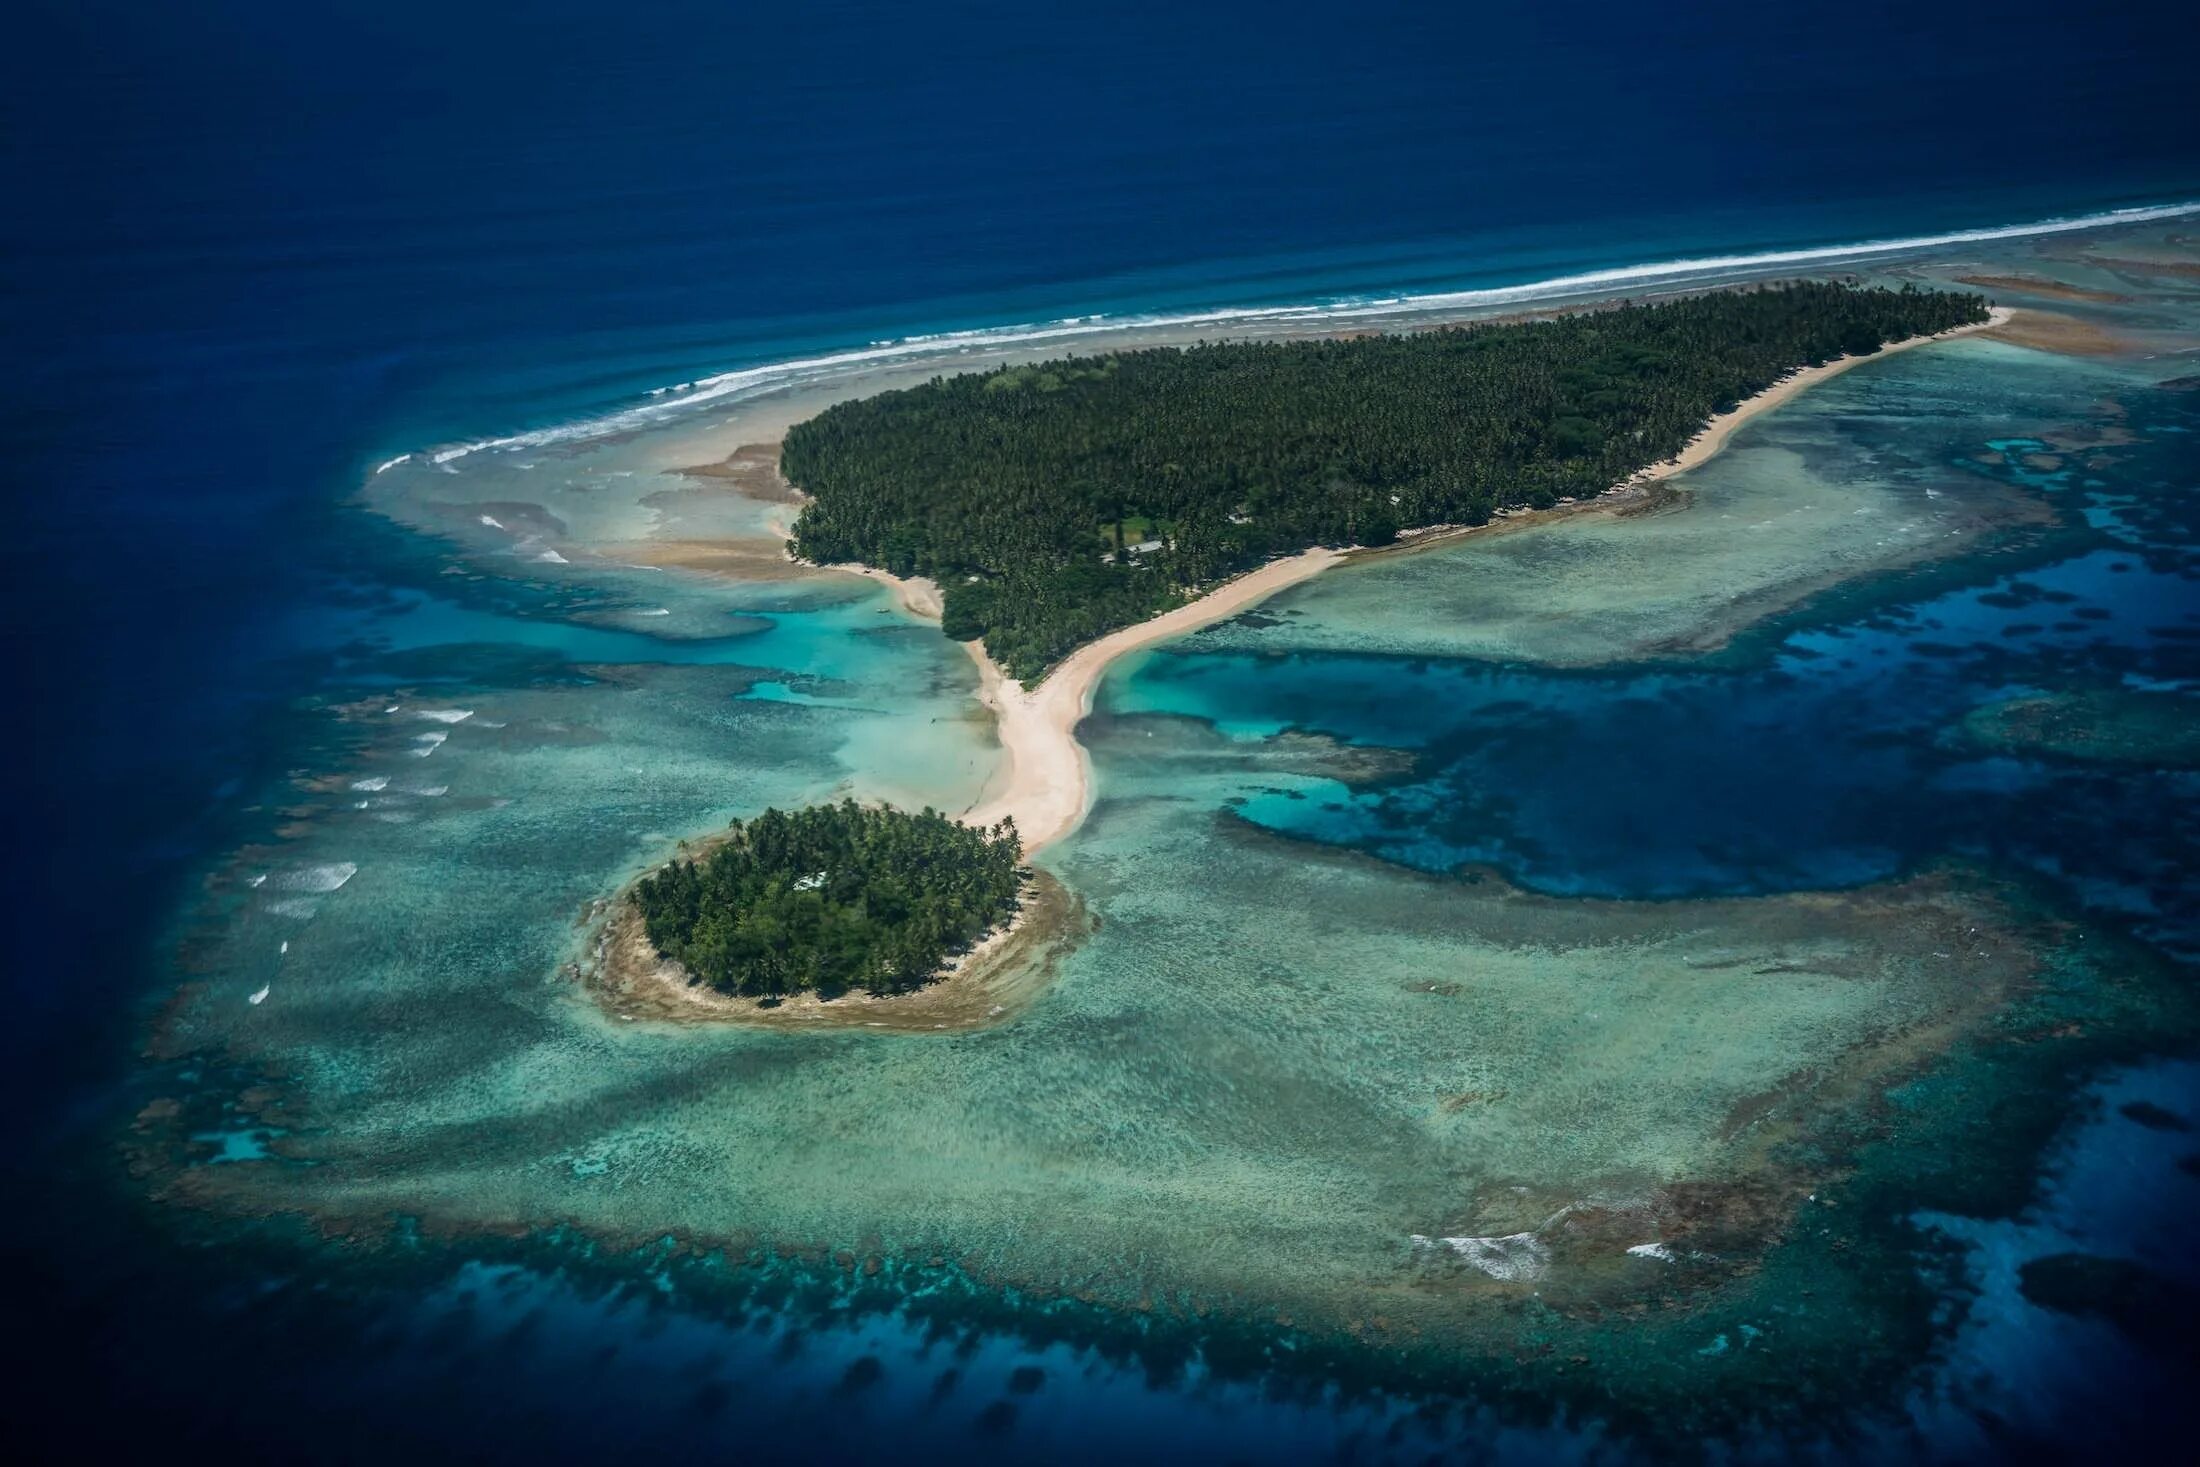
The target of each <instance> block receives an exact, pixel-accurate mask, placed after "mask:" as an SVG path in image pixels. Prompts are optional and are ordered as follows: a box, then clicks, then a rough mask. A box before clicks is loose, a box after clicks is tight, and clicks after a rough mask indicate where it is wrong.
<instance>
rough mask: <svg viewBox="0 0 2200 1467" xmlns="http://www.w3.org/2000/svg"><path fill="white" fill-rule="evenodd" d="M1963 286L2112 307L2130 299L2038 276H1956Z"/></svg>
mask: <svg viewBox="0 0 2200 1467" xmlns="http://www.w3.org/2000/svg"><path fill="white" fill-rule="evenodd" d="M1955 278H1956V279H1957V280H1958V281H1960V282H1961V283H1963V284H1965V285H1976V286H1980V287H1983V288H1984V289H1987V290H2009V291H2015V292H2016V293H2017V294H2019V295H2035V296H2040V297H2043V298H2045V299H2047V300H2058V301H2098V302H2100V303H2102V304H2104V305H2114V304H2117V303H2119V302H2122V301H2128V300H2130V299H2131V297H2130V296H2128V295H2117V294H2116V293H2114V292H2113V291H2107V290H2090V289H2088V288H2086V287H2085V286H2082V285H2065V284H2064V283H2063V282H2062V281H2060V280H2048V279H2045V278H2043V277H2041V276H2038V275H1958V276H1956V277H1955Z"/></svg>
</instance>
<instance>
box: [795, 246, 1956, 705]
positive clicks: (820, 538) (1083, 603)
mask: <svg viewBox="0 0 2200 1467" xmlns="http://www.w3.org/2000/svg"><path fill="white" fill-rule="evenodd" d="M1988 319H1989V313H1988V309H1987V304H1986V302H1985V301H1984V300H1983V299H1982V298H1980V297H1979V296H1976V295H1969V294H1961V293H1956V292H1949V291H1934V290H1916V289H1912V288H1909V287H1905V288H1903V289H1901V290H1887V289H1880V288H1872V289H1863V288H1858V287H1854V286H1848V285H1840V284H1833V283H1827V282H1820V281H1800V282H1795V283H1791V284H1785V285H1778V286H1770V287H1766V288H1762V289H1752V290H1722V291H1712V292H1708V293H1706V294H1702V295H1695V296H1689V297H1685V298H1683V299H1679V300H1671V301H1663V302H1659V303H1657V304H1652V305H1632V304H1623V305H1619V306H1614V307H1609V308H1605V309H1594V310H1583V311H1579V312H1575V313H1572V314H1567V315H1561V316H1556V317H1550V318H1545V319H1538V320H1530V321H1510V322H1488V323H1481V324H1475V325H1469V326H1464V327H1457V328H1451V329H1444V330H1436V331H1425V332H1420V333H1415V334H1405V335H1370V336H1357V337H1351V338H1346V339H1341V340H1302V341H1289V342H1228V343H1222V344H1218V345H1207V346H1198V347H1194V348H1192V349H1189V350H1179V349H1175V348H1154V349H1149V350H1143V351H1129V352H1122V353H1117V354H1114V355H1109V356H1101V357H1092V358H1076V359H1065V360H1060V361H1053V362H1043V363H1038V364H1032V365H1022V366H1008V367H1002V368H999V369H997V370H994V371H991V372H984V373H974V374H968V375H963V376H954V377H936V378H934V379H932V380H931V381H929V382H927V383H924V384H923V385H921V386H917V387H911V388H906V389H902V390H900V391H893V392H886V393H881V394H879V395H878V396H875V397H869V398H864V399H861V400H857V401H850V402H843V403H838V404H836V405H834V406H832V407H830V408H828V409H826V410H825V411H824V412H822V413H820V414H819V415H817V416H816V417H814V418H811V419H810V420H808V421H806V422H803V423H799V424H797V425H795V427H794V428H793V429H792V430H791V431H790V432H789V433H788V434H787V437H786V442H785V445H784V448H783V452H782V455H781V471H782V473H783V474H784V475H785V477H786V479H787V480H788V481H789V482H790V483H791V484H792V485H794V486H795V487H796V488H797V489H799V490H801V491H802V492H803V493H804V494H806V495H807V496H808V499H807V502H806V503H805V505H804V507H803V510H802V514H801V517H800V518H799V519H798V520H797V521H796V523H795V526H794V551H795V554H796V555H798V556H799V557H800V558H802V559H805V560H810V561H815V562H818V563H820V564H835V563H851V562H853V563H858V564H861V565H864V566H867V567H872V568H875V569H877V570H880V571H884V572H887V573H889V574H890V575H893V576H897V577H926V578H929V579H931V580H933V581H936V582H938V583H939V585H940V587H941V589H942V592H943V602H942V605H941V608H940V618H941V625H942V627H943V629H944V630H945V631H946V632H947V634H948V635H949V636H951V637H955V638H958V639H960V640H964V641H972V640H982V641H983V643H984V646H985V650H986V652H987V653H988V654H989V655H990V656H991V658H992V660H993V661H994V662H995V663H996V664H998V665H999V667H1000V668H1001V669H1002V670H1003V671H1004V672H1005V673H1006V674H1007V675H1008V676H1009V677H1011V678H1016V679H1021V680H1025V681H1027V682H1029V681H1034V680H1036V679H1038V678H1039V677H1041V676H1043V675H1045V674H1046V673H1047V672H1048V671H1049V670H1050V669H1052V668H1053V667H1054V666H1055V665H1056V664H1057V663H1059V662H1060V661H1062V660H1063V659H1064V658H1066V657H1068V656H1069V655H1070V654H1071V653H1072V652H1073V651H1074V650H1075V649H1077V648H1078V647H1080V646H1083V645H1086V644H1090V643H1092V642H1094V641H1095V640H1097V639H1100V638H1103V637H1105V636H1107V635H1108V634H1109V633H1110V632H1113V631H1115V630H1117V629H1119V628H1123V627H1129V626H1132V625H1134V624H1137V623H1141V622H1145V621H1148V620H1149V619H1151V618H1154V617H1158V616H1160V615H1162V614H1163V613H1166V612H1169V611H1171V610H1172V609H1174V608H1177V607H1180V606H1183V605H1184V604H1185V603H1187V602H1188V601H1190V600H1191V599H1193V598H1194V597H1196V596H1198V595H1199V594H1200V593H1201V592H1203V591H1204V590H1206V589H1208V588H1210V587H1212V586H1214V585H1215V584H1216V583H1218V582H1220V581H1223V580H1226V579H1228V578H1229V577H1231V576H1233V575H1237V574H1239V573H1240V572H1244V571H1247V570H1250V569H1252V568H1253V567H1256V566H1260V565H1262V564H1263V563H1264V562H1265V563H1269V564H1274V563H1275V562H1277V561H1278V559H1279V558H1281V557H1288V556H1292V555H1296V554H1299V553H1302V552H1307V551H1310V550H1312V549H1314V548H1316V547H1347V546H1381V545H1387V544H1390V543H1392V542H1393V541H1395V540H1397V539H1398V538H1399V536H1400V534H1401V533H1402V532H1404V531H1407V530H1410V529H1414V528H1418V527H1428V526H1439V525H1456V526H1474V525H1482V524H1486V523H1488V522H1489V521H1490V520H1491V518H1492V517H1493V516H1497V515H1501V514H1504V513H1507V512H1509V511H1511V510H1514V509H1520V508H1527V509H1549V508H1551V507H1553V506H1561V505H1570V504H1573V503H1575V502H1576V501H1577V500H1587V499H1592V498H1595V497H1596V496H1598V495H1600V494H1602V493H1604V492H1605V491H1606V490H1608V489H1610V488H1612V487H1613V486H1614V485H1617V484H1620V483H1623V482H1625V481H1628V480H1630V479H1631V478H1633V477H1634V476H1636V475H1638V474H1641V473H1642V472H1644V471H1645V470H1648V469H1650V468H1651V467H1652V466H1654V465H1656V464H1659V463H1661V462H1665V461H1668V460H1671V459H1673V458H1674V457H1675V456H1676V455H1678V454H1680V453H1681V452H1682V451H1683V449H1684V448H1686V447H1687V445H1688V444H1689V443H1690V442H1691V441H1692V440H1694V439H1695V438H1696V437H1697V435H1698V434H1699V433H1701V432H1702V431H1703V430H1704V429H1705V427H1706V424H1707V423H1710V422H1712V421H1713V420H1714V419H1716V418H1718V417H1719V416H1720V415H1721V414H1727V413H1731V412H1733V411H1735V410H1736V408H1737V407H1738V406H1739V405H1740V404H1743V403H1745V402H1748V401H1750V400H1752V399H1758V398H1760V397H1761V395H1764V394H1766V393H1767V392H1768V389H1772V388H1774V387H1775V385H1776V384H1779V383H1781V382H1783V381H1784V380H1788V379H1790V378H1791V376H1792V375H1793V374H1796V373H1799V372H1807V371H1808V370H1809V369H1813V368H1817V369H1821V370H1823V369H1825V368H1826V367H1827V366H1828V364H1830V363H1833V362H1835V361H1836V360H1839V359H1843V358H1846V359H1851V360H1853V359H1859V358H1862V357H1867V356H1870V355H1872V354H1874V353H1876V352H1878V351H1880V350H1881V349H1882V348H1883V347H1886V346H1888V345H1890V344H1894V343H1903V342H1910V341H1916V340H1922V339H1928V338H1931V337H1933V336H1936V335H1939V334H1941V333H1944V332H1949V331H1955V330H1960V329H1965V328H1973V329H1975V328H1977V327H1979V326H1981V325H1983V324H1984V323H1986V322H1987V321H1988Z"/></svg>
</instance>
